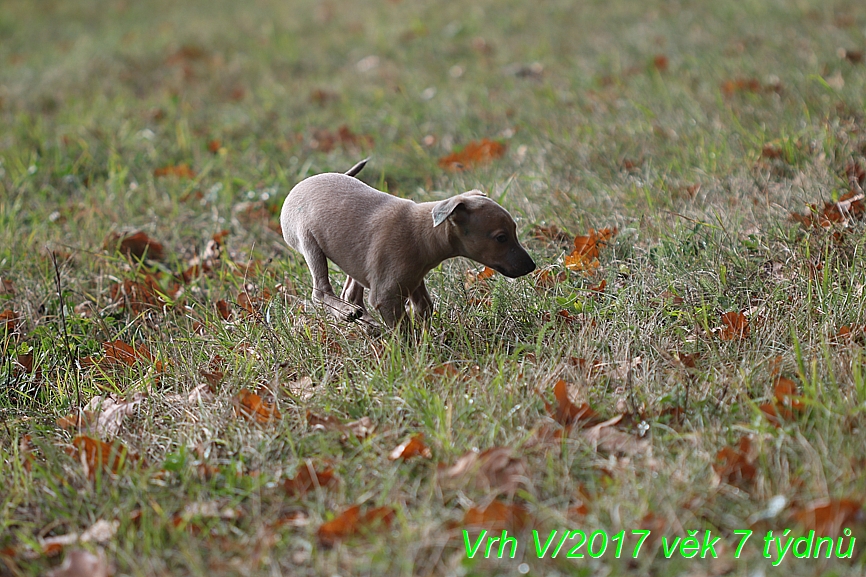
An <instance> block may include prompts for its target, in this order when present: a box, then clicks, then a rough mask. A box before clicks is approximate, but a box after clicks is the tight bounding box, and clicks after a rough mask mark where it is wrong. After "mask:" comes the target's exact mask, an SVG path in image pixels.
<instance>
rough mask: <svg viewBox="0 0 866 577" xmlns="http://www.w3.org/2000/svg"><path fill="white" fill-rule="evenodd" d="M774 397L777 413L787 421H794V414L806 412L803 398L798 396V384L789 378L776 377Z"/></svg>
mask: <svg viewBox="0 0 866 577" xmlns="http://www.w3.org/2000/svg"><path fill="white" fill-rule="evenodd" d="M773 397H774V398H775V399H776V404H777V411H778V412H779V413H780V414H781V416H782V417H783V418H784V419H786V420H790V419H792V418H793V417H794V413H802V412H803V411H805V410H806V404H805V403H804V402H803V396H802V395H799V394H797V383H795V382H794V381H792V380H791V379H789V378H787V377H781V376H780V377H776V381H775V385H774V387H773Z"/></svg>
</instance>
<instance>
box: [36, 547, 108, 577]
mask: <svg viewBox="0 0 866 577" xmlns="http://www.w3.org/2000/svg"><path fill="white" fill-rule="evenodd" d="M112 573H113V572H112V571H111V570H110V568H109V566H108V562H107V561H106V559H105V553H104V552H103V551H102V550H101V549H100V550H99V551H98V554H97V555H94V554H93V553H91V552H90V551H86V550H84V549H73V550H71V551H69V552H68V553H67V554H66V558H65V559H63V563H62V564H61V565H60V566H59V567H56V568H54V569H51V570H50V571H48V572H46V573H45V577H108V576H109V575H111V574H112Z"/></svg>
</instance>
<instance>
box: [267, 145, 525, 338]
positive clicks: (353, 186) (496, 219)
mask: <svg viewBox="0 0 866 577" xmlns="http://www.w3.org/2000/svg"><path fill="white" fill-rule="evenodd" d="M366 162H367V161H366V160H364V161H361V162H359V163H358V164H357V165H355V166H354V167H352V169H351V170H349V171H348V172H346V173H345V174H339V173H325V174H318V175H316V176H311V177H309V178H307V179H305V180H303V181H301V182H299V183H298V184H297V185H296V186H295V187H294V188H293V189H292V190H291V192H289V196H288V197H286V201H285V203H283V210H282V213H281V214H280V225H281V226H282V229H283V238H284V239H285V240H286V242H287V243H288V244H289V246H291V247H292V248H294V249H295V250H297V251H298V252H300V253H301V254H302V255H304V259H305V260H306V261H307V266H309V267H310V273H311V274H312V276H313V301H314V302H316V303H320V304H323V305H324V306H326V307H327V308H328V310H329V311H330V312H331V313H332V314H334V316H336V317H337V318H339V319H341V320H346V321H352V320H356V319H362V320H363V321H365V322H367V323H369V324H370V325H371V326H376V324H377V323H376V322H375V321H374V320H373V318H372V317H371V316H370V315H369V314H368V313H367V311H366V309H365V307H364V290H365V289H370V299H369V300H370V304H371V305H372V306H373V308H374V309H376V310H377V311H378V312H379V314H380V315H381V317H382V320H384V321H385V324H386V325H387V326H388V327H392V328H393V327H395V326H397V324H398V323H399V322H400V320H401V319H402V318H403V316H404V315H405V313H406V302H407V301H409V302H411V304H412V309H413V312H414V314H415V316H416V317H419V318H421V319H424V318H426V317H428V316H429V315H430V313H431V311H432V310H433V301H432V300H431V299H430V294H429V293H428V292H427V287H426V286H424V275H426V274H427V272H428V271H430V269H432V268H434V267H435V266H436V265H438V264H439V263H441V262H442V261H443V260H446V259H449V258H453V257H456V256H464V257H467V258H470V259H472V260H475V261H478V262H480V263H482V264H484V265H486V266H489V267H490V268H492V269H494V270H496V271H498V272H500V273H502V274H504V275H505V276H507V277H510V278H517V277H520V276H523V275H525V274H528V273H530V272H532V271H533V270H535V262H533V260H532V258H531V257H530V256H529V254H527V252H526V250H525V249H524V248H523V247H522V246H521V245H520V242H519V241H518V240H517V226H516V225H515V223H514V219H513V218H511V215H510V214H508V211H506V210H505V209H504V208H502V207H501V206H499V205H498V204H497V203H496V202H494V201H493V200H491V199H489V198H487V196H485V195H484V193H482V192H480V191H478V190H470V191H469V192H464V193H463V194H458V195H457V196H452V197H451V198H447V199H445V200H441V201H438V202H421V203H415V202H412V201H411V200H406V199H403V198H397V197H396V196H392V195H390V194H387V193H384V192H381V191H379V190H376V189H375V188H371V187H369V186H367V185H366V184H364V183H363V182H361V181H360V180H358V179H356V178H354V176H355V175H356V174H358V172H360V171H361V169H362V168H364V165H365V164H366ZM327 259H330V260H331V261H333V262H334V263H335V264H336V265H337V266H339V267H340V268H341V269H343V272H345V273H346V274H347V275H348V278H347V279H346V283H345V285H344V287H343V292H342V293H341V295H340V297H339V298H338V297H337V296H336V295H335V294H334V289H333V288H332V287H331V282H330V279H329V278H328V260H327Z"/></svg>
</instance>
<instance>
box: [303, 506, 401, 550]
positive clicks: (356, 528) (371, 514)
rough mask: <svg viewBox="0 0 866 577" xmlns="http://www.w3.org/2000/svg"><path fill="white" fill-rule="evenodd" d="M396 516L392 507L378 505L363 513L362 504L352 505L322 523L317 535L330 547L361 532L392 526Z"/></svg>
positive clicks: (320, 540)
mask: <svg viewBox="0 0 866 577" xmlns="http://www.w3.org/2000/svg"><path fill="white" fill-rule="evenodd" d="M396 517H397V513H396V511H395V510H394V509H393V508H392V507H387V506H383V507H376V508H374V509H370V510H369V511H367V512H366V513H364V514H363V515H362V514H361V506H360V505H352V506H351V507H349V508H348V509H346V510H345V511H343V512H342V513H341V514H340V515H338V516H337V517H335V518H334V519H332V520H330V521H328V522H326V523H322V525H321V526H320V527H319V530H318V531H317V532H316V536H317V537H318V538H319V542H320V543H321V544H322V545H324V546H326V547H330V546H332V545H334V544H335V543H336V542H337V541H340V540H342V539H346V538H348V537H352V536H354V535H357V534H359V533H365V532H369V531H372V530H374V529H379V528H384V527H390V526H391V523H393V522H394V519H395V518H396Z"/></svg>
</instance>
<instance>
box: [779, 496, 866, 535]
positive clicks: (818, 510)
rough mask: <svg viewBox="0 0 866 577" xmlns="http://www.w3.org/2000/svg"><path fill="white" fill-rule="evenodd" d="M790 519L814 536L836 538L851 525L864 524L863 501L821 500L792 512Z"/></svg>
mask: <svg viewBox="0 0 866 577" xmlns="http://www.w3.org/2000/svg"><path fill="white" fill-rule="evenodd" d="M791 516H792V518H793V519H794V520H795V521H796V522H797V523H799V524H800V525H802V526H803V527H804V528H805V529H806V530H809V531H815V534H816V535H820V536H826V537H838V536H840V535H841V534H842V530H843V529H845V528H849V527H850V526H851V525H852V524H855V523H856V524H862V523H863V522H864V511H863V501H862V500H860V499H833V500H829V501H828V500H826V499H821V500H819V501H814V502H812V503H810V504H809V505H808V506H807V507H805V508H803V509H800V510H798V511H794V512H793V513H792V514H791Z"/></svg>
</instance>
